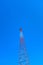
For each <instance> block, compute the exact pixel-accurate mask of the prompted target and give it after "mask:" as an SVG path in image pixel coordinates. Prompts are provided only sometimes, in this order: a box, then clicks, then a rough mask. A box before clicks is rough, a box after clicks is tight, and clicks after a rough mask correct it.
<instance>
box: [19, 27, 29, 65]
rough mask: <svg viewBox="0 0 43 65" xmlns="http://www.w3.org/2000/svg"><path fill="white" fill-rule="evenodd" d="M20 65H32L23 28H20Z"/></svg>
mask: <svg viewBox="0 0 43 65" xmlns="http://www.w3.org/2000/svg"><path fill="white" fill-rule="evenodd" d="M19 65H30V64H29V59H28V54H27V50H26V45H25V41H24V36H23V31H22V28H20V48H19Z"/></svg>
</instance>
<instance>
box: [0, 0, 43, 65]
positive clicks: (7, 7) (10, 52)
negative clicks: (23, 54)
mask: <svg viewBox="0 0 43 65" xmlns="http://www.w3.org/2000/svg"><path fill="white" fill-rule="evenodd" d="M20 27H22V28H23V31H24V37H25V42H26V47H27V51H28V56H29V59H30V65H43V0H0V65H19V64H18V63H17V62H18V49H19V28H20Z"/></svg>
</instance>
